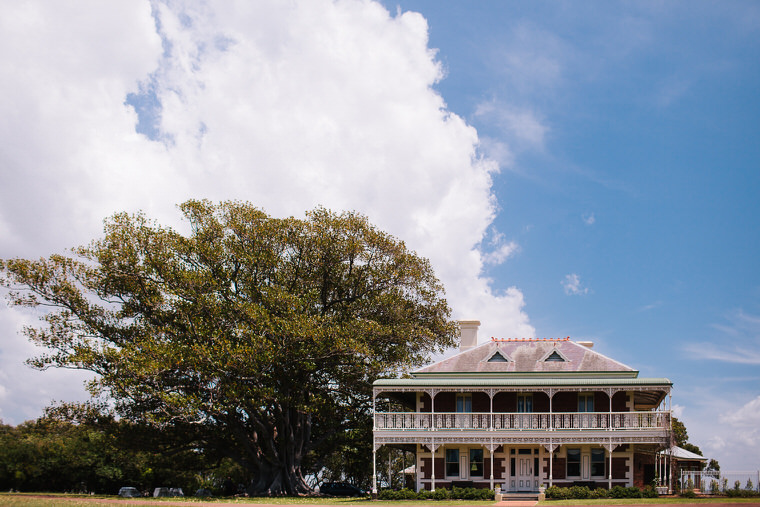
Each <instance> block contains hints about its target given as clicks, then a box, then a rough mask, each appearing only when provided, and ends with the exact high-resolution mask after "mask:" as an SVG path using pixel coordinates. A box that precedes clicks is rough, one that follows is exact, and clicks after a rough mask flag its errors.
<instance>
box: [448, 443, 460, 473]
mask: <svg viewBox="0 0 760 507" xmlns="http://www.w3.org/2000/svg"><path fill="white" fill-rule="evenodd" d="M446 475H448V476H452V475H453V476H457V477H458V476H459V449H446Z"/></svg>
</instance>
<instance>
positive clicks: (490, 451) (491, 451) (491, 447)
mask: <svg viewBox="0 0 760 507" xmlns="http://www.w3.org/2000/svg"><path fill="white" fill-rule="evenodd" d="M492 403H493V400H492ZM491 408H492V409H491V413H493V406H492V407H491ZM493 451H494V446H493V437H492V438H491V445H490V446H489V447H488V452H489V454H491V489H493Z"/></svg>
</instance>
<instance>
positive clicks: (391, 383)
mask: <svg viewBox="0 0 760 507" xmlns="http://www.w3.org/2000/svg"><path fill="white" fill-rule="evenodd" d="M372 385H373V386H374V387H405V388H410V387H420V388H424V387H484V388H489V387H627V386H655V387H670V386H672V385H673V383H672V382H671V381H670V380H669V379H666V378H609V377H608V378H600V377H583V378H580V377H572V378H557V377H554V378H545V377H544V378H524V377H523V378H514V377H513V378H505V377H504V376H503V375H502V376H501V377H499V378H494V377H487V378H483V377H472V376H469V377H467V378H451V377H449V378H441V377H436V378H431V377H427V378H387V379H378V380H375V382H373V383H372Z"/></svg>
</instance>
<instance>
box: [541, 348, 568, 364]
mask: <svg viewBox="0 0 760 507" xmlns="http://www.w3.org/2000/svg"><path fill="white" fill-rule="evenodd" d="M544 361H552V362H558V363H564V362H565V360H564V358H563V357H562V356H560V355H559V353H558V352H557V351H556V350H555V351H554V352H552V353H551V354H549V356H548V357H547V358H546V359H544Z"/></svg>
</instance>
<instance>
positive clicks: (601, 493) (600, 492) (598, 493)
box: [589, 488, 609, 498]
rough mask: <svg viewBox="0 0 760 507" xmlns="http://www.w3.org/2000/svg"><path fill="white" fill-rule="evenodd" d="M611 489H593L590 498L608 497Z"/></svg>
mask: <svg viewBox="0 0 760 507" xmlns="http://www.w3.org/2000/svg"><path fill="white" fill-rule="evenodd" d="M608 494H609V491H607V490H606V489H604V488H596V489H592V490H591V494H590V495H589V498H607V497H608Z"/></svg>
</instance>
